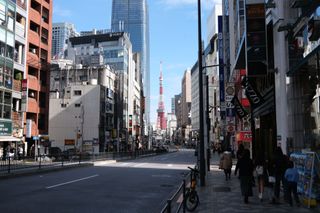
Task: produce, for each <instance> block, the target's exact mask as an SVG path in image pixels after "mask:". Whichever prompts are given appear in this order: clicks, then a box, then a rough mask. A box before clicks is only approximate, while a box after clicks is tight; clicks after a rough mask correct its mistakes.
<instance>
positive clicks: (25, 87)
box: [21, 79, 28, 112]
mask: <svg viewBox="0 0 320 213" xmlns="http://www.w3.org/2000/svg"><path fill="white" fill-rule="evenodd" d="M21 82H22V94H21V111H22V112H26V111H27V97H28V80H27V79H23V80H22V81H21Z"/></svg>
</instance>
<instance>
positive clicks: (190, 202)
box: [186, 191, 199, 212]
mask: <svg viewBox="0 0 320 213" xmlns="http://www.w3.org/2000/svg"><path fill="white" fill-rule="evenodd" d="M198 205H199V196H198V194H197V192H196V191H191V192H189V193H188V194H186V209H187V210H188V211H189V212H193V211H194V210H195V209H196V208H197V206H198Z"/></svg>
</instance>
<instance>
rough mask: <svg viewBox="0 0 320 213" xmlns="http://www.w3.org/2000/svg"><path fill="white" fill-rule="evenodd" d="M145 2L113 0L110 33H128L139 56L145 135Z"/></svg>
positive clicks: (147, 118)
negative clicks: (143, 96)
mask: <svg viewBox="0 0 320 213" xmlns="http://www.w3.org/2000/svg"><path fill="white" fill-rule="evenodd" d="M148 10H149V9H148V2H147V0H113V1H112V18H111V30H112V32H127V33H129V37H130V41H131V43H132V51H133V52H138V53H140V55H141V73H142V82H143V93H144V95H145V97H146V98H145V122H146V131H145V132H146V133H147V132H148V131H147V128H148V126H149V125H150V51H149V11H148Z"/></svg>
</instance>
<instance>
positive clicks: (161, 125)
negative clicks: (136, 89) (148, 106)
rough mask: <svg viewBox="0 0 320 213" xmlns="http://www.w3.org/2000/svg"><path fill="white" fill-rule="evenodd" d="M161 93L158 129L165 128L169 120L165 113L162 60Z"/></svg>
mask: <svg viewBox="0 0 320 213" xmlns="http://www.w3.org/2000/svg"><path fill="white" fill-rule="evenodd" d="M159 81H160V95H159V104H158V110H157V112H158V119H157V129H158V130H165V129H166V128H167V121H166V118H165V114H164V102H163V86H162V82H163V77H162V61H160V77H159Z"/></svg>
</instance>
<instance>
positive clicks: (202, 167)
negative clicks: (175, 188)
mask: <svg viewBox="0 0 320 213" xmlns="http://www.w3.org/2000/svg"><path fill="white" fill-rule="evenodd" d="M198 65H199V121H200V131H199V136H200V150H199V152H200V153H199V155H200V186H205V169H206V168H205V163H206V162H205V157H204V154H205V153H204V123H203V121H204V120H203V84H202V80H203V79H202V78H203V75H202V69H203V68H202V39H201V0H198Z"/></svg>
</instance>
